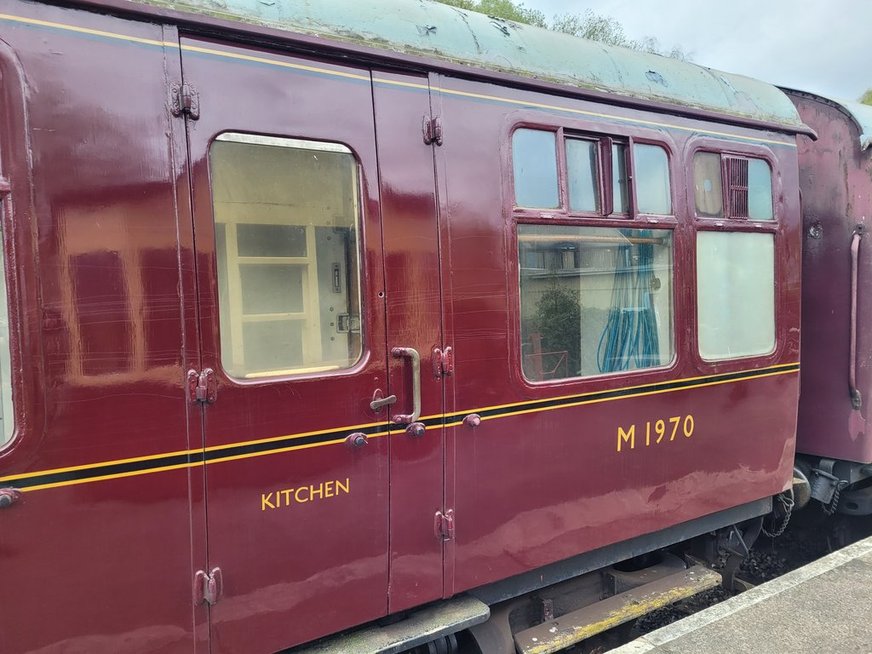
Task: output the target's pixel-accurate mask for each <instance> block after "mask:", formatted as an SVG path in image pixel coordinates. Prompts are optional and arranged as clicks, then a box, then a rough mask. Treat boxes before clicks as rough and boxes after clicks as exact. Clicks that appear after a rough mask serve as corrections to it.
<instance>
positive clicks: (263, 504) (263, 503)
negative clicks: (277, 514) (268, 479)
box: [260, 493, 276, 511]
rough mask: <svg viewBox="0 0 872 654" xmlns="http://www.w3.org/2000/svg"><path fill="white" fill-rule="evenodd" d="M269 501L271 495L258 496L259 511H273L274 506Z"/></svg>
mask: <svg viewBox="0 0 872 654" xmlns="http://www.w3.org/2000/svg"><path fill="white" fill-rule="evenodd" d="M270 500H272V493H261V494H260V510H261V511H266V510H267V509H274V508H276V505H275V504H273V503H272V502H271V501H270Z"/></svg>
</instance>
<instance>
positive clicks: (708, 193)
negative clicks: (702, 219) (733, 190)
mask: <svg viewBox="0 0 872 654" xmlns="http://www.w3.org/2000/svg"><path fill="white" fill-rule="evenodd" d="M693 194H694V197H695V198H696V212H697V214H699V215H700V216H706V217H709V218H716V217H722V216H723V215H724V189H723V185H722V184H721V156H720V155H719V154H716V153H714V152H697V153H696V154H695V155H694V156H693Z"/></svg>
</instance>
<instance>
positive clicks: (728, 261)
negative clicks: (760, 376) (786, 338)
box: [696, 232, 775, 360]
mask: <svg viewBox="0 0 872 654" xmlns="http://www.w3.org/2000/svg"><path fill="white" fill-rule="evenodd" d="M696 261H697V263H696V267H697V293H696V295H697V301H698V302H699V308H698V320H699V351H700V354H701V355H702V357H703V358H704V359H709V360H717V359H731V358H736V357H746V356H753V355H760V354H768V353H770V352H771V351H772V350H773V349H774V347H775V235H774V234H753V233H747V232H699V233H698V234H697V241H696Z"/></svg>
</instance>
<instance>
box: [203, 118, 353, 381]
mask: <svg viewBox="0 0 872 654" xmlns="http://www.w3.org/2000/svg"><path fill="white" fill-rule="evenodd" d="M233 137H236V138H233ZM219 141H223V142H238V143H247V144H252V145H281V146H282V147H294V146H293V145H292V144H294V143H297V144H302V145H303V146H305V144H313V145H321V146H324V147H323V150H324V151H332V152H338V153H345V154H349V155H350V156H351V157H352V159H353V161H354V165H355V169H356V171H355V174H354V176H353V179H354V184H355V192H356V196H357V197H356V200H355V205H356V209H357V215H356V216H355V228H356V233H357V238H356V239H355V240H356V248H355V254H356V257H357V278H358V279H357V282H358V283H357V289H356V294H357V298H358V299H357V303H358V304H357V306H358V320H357V324H358V329H356V330H353V331H356V332H357V333H358V334H359V339H360V347H359V352H358V356H357V359H356V360H355V361H353V362H352V363H351V365H350V366H348V367H341V368H332V367H322V366H305V367H301V368H300V369H299V371H298V372H294V370H293V369H291V368H283V369H277V370H274V371H263V372H258V371H255V372H252V373H250V374H248V375H245V376H238V375H236V374H234V373H231V372H230V370H229V369H228V368H227V366H226V365H225V362H224V357H223V353H222V344H223V342H224V339H223V338H222V335H223V332H222V329H221V320H220V314H221V298H220V287H219V277H218V266H219V264H218V238H217V233H216V225H217V224H218V222H217V220H216V212H215V195H214V184H215V177H214V171H213V169H212V165H211V153H212V147H213V146H214V144H215V143H216V142H219ZM312 150H318V148H312ZM207 152H208V153H209V157H210V161H209V162H208V163H207V175H208V182H209V195H210V198H209V202H210V210H211V223H212V233H211V235H210V238H211V244H212V259H213V260H212V266H211V275H212V278H213V280H214V291H213V292H214V302H215V306H216V312H215V327H214V329H215V335H216V337H217V354H218V356H217V359H218V365H219V366H220V369H221V372H222V373H223V375H224V377H225V378H226V379H227V380H229V381H230V382H231V383H233V384H234V385H237V386H249V385H258V384H274V383H277V382H282V381H295V380H301V381H302V380H306V379H314V378H323V377H341V376H351V375H354V374H356V373H357V372H359V371H360V370H361V369H362V368H363V367H364V366H365V365H366V363H367V361H368V360H369V355H370V347H369V330H368V329H366V328H365V327H364V326H365V325H366V324H367V322H368V321H367V320H366V314H367V312H368V310H369V307H367V306H364V302H365V296H366V293H365V289H366V285H367V283H368V276H367V271H366V256H365V247H364V239H365V224H366V221H367V207H366V205H367V202H366V197H365V188H366V186H365V181H366V180H365V178H364V171H363V165H362V162H361V159H360V156H359V155H358V153H357V152H355V151H354V149H353V148H352V147H351V146H350V145H348V144H347V143H343V142H339V141H329V140H322V139H315V138H309V137H300V136H294V135H280V134H265V133H254V132H250V131H246V130H234V129H225V130H222V131H220V132H218V133H216V134H214V135H213V136H212V138H211V139H210V140H209V147H208V150H207ZM308 232H309V230H308V229H306V234H307V247H308V245H309V243H308V242H309V241H310V240H311V239H310V238H309V233H308ZM225 238H226V236H225ZM306 258H307V259H308V258H311V256H307V257H306ZM350 292H351V291H350V290H349V293H350ZM228 309H229V306H228ZM240 310H241V305H240ZM240 346H241V344H240Z"/></svg>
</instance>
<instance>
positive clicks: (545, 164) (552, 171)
mask: <svg viewBox="0 0 872 654" xmlns="http://www.w3.org/2000/svg"><path fill="white" fill-rule="evenodd" d="M512 165H513V167H514V173H515V204H516V205H517V206H519V207H534V208H537V209H556V208H557V207H559V206H560V199H559V195H558V191H557V141H556V137H555V135H554V132H546V131H544V130H540V129H518V130H515V133H514V134H513V135H512Z"/></svg>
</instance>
